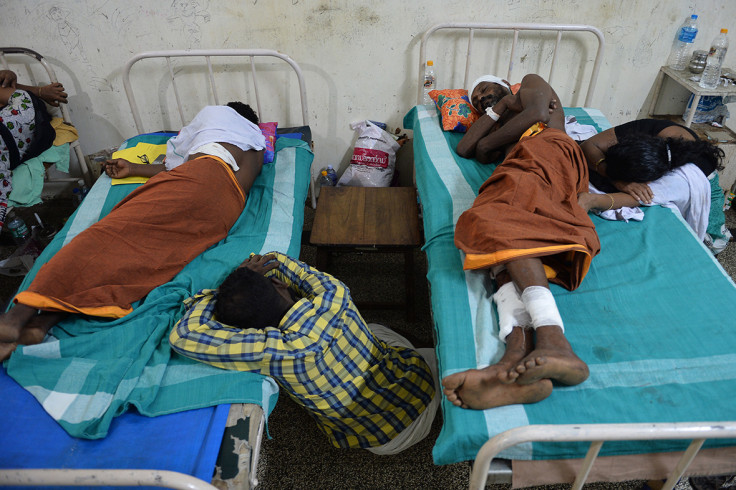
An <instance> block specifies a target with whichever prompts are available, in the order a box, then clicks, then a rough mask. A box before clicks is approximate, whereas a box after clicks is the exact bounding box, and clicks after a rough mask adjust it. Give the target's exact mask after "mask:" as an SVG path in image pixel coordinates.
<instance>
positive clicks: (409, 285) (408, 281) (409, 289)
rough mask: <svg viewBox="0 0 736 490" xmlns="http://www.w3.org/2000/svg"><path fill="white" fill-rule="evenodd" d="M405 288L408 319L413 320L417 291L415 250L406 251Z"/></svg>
mask: <svg viewBox="0 0 736 490" xmlns="http://www.w3.org/2000/svg"><path fill="white" fill-rule="evenodd" d="M404 284H405V286H404V288H405V289H406V319H407V320H408V321H410V322H413V321H414V320H415V318H416V315H415V313H416V311H415V310H416V308H415V300H416V292H415V291H414V250H408V251H406V252H404Z"/></svg>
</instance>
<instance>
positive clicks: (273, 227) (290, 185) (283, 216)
mask: <svg viewBox="0 0 736 490" xmlns="http://www.w3.org/2000/svg"><path fill="white" fill-rule="evenodd" d="M296 150H297V149H296V148H295V147H293V146H289V147H285V148H282V149H281V150H279V152H278V156H277V158H276V160H274V165H276V175H274V182H273V201H272V202H271V218H270V219H269V222H268V233H267V234H266V239H265V240H264V242H263V247H262V248H261V254H264V253H267V252H272V251H274V250H277V251H280V252H286V251H287V250H288V249H289V244H290V243H291V238H292V231H293V227H294V187H295V186H296V177H295V176H296Z"/></svg>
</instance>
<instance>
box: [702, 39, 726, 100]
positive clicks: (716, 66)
mask: <svg viewBox="0 0 736 490" xmlns="http://www.w3.org/2000/svg"><path fill="white" fill-rule="evenodd" d="M726 34H728V29H721V33H720V34H718V35H717V36H716V38H715V39H713V44H711V45H710V51H709V52H708V59H707V61H706V62H705V70H703V74H702V75H701V77H700V84H699V85H700V87H701V88H707V89H714V88H716V87H717V86H718V82H719V81H720V80H721V67H722V66H723V59H724V58H725V57H726V51H727V50H728V37H727V36H726Z"/></svg>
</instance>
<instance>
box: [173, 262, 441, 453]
mask: <svg viewBox="0 0 736 490" xmlns="http://www.w3.org/2000/svg"><path fill="white" fill-rule="evenodd" d="M275 255H276V257H277V260H278V262H279V267H278V268H277V269H275V270H274V271H271V272H270V273H269V274H268V275H272V274H273V275H275V276H276V277H278V278H279V279H281V280H282V281H284V282H285V283H286V284H287V285H289V288H290V289H291V290H292V291H293V292H294V293H296V294H297V296H298V297H300V298H301V299H299V300H298V301H297V302H296V304H294V306H292V308H291V309H290V310H289V311H288V312H287V313H286V314H285V315H284V317H283V318H282V320H281V323H280V324H279V326H278V327H267V328H265V329H239V328H234V327H230V326H228V325H224V324H221V323H219V322H217V321H216V320H215V319H214V316H213V310H214V304H215V301H213V300H215V299H216V298H217V295H216V294H217V293H216V291H215V290H203V291H200V293H199V294H197V295H195V296H194V297H193V298H190V299H188V300H187V301H186V304H188V305H189V306H190V309H189V311H188V312H187V313H186V314H185V315H184V317H183V318H182V319H181V320H180V321H179V323H178V324H177V325H176V327H175V328H174V329H173V331H172V332H171V336H170V338H169V341H170V343H171V347H172V349H174V350H175V351H177V352H179V353H180V354H182V355H185V356H188V357H191V358H193V359H197V360H199V361H202V362H205V363H208V364H212V365H214V366H218V367H222V368H225V369H237V370H240V371H251V372H257V373H261V374H266V375H269V376H272V377H273V378H274V379H275V380H276V381H277V382H278V383H279V385H280V386H281V387H283V388H284V389H285V390H286V391H287V392H288V393H289V395H290V396H291V397H292V398H293V399H294V401H296V402H297V403H298V404H300V405H302V406H303V407H304V408H306V409H307V411H308V412H309V413H310V414H311V415H312V416H313V417H314V419H315V420H316V421H317V424H318V425H319V427H320V429H321V430H322V431H323V432H324V433H325V434H326V435H327V437H328V438H329V439H330V441H332V444H333V445H334V446H336V447H342V448H364V447H373V446H378V445H382V444H385V443H387V442H388V441H390V440H391V439H393V438H394V437H395V436H396V435H397V434H398V433H400V432H401V431H402V430H403V429H405V428H406V427H407V426H408V425H409V424H411V422H412V421H414V420H415V419H416V418H417V417H418V416H419V414H421V413H422V411H424V409H425V408H426V407H427V405H428V404H429V402H430V401H431V400H432V396H433V395H434V387H433V382H432V375H431V373H430V371H429V367H428V366H427V364H426V363H425V362H424V359H423V358H422V357H421V356H420V355H419V354H418V353H417V352H416V351H414V350H411V349H406V348H397V347H389V346H388V345H386V344H385V343H384V342H382V341H381V340H379V339H377V338H376V337H375V336H374V335H373V333H372V332H371V331H370V330H369V328H368V327H367V325H366V323H365V321H364V320H363V318H362V317H361V316H360V313H358V310H357V309H356V308H355V305H354V304H353V301H352V299H351V298H350V291H349V290H348V288H347V287H346V286H345V285H344V284H343V283H342V282H340V281H338V280H337V279H335V278H334V277H332V276H331V275H329V274H325V273H322V272H319V271H317V270H315V269H313V268H311V267H309V266H308V265H306V264H304V263H303V262H299V261H297V260H293V259H291V258H289V257H287V256H286V255H283V254H279V253H276V254H275Z"/></svg>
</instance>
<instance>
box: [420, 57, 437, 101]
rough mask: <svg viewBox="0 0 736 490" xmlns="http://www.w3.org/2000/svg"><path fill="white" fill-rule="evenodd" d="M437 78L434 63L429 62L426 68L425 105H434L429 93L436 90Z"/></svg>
mask: <svg viewBox="0 0 736 490" xmlns="http://www.w3.org/2000/svg"><path fill="white" fill-rule="evenodd" d="M436 82H437V77H436V76H435V74H434V61H432V60H429V61H427V66H425V67H424V99H423V100H422V103H423V104H432V103H433V102H432V99H431V98H430V97H429V92H430V91H432V90H434V89H436V88H437V86H436Z"/></svg>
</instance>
